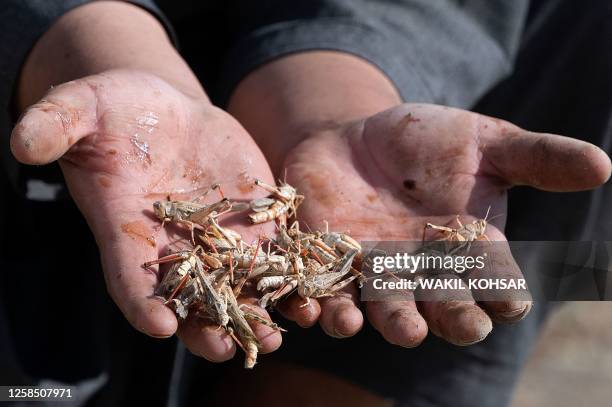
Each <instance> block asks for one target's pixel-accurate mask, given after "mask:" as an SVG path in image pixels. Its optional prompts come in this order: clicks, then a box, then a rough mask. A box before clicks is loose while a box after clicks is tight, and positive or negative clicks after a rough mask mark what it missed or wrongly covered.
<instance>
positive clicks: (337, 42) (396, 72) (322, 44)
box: [217, 18, 433, 106]
mask: <svg viewBox="0 0 612 407" xmlns="http://www.w3.org/2000/svg"><path fill="white" fill-rule="evenodd" d="M404 45H405V47H403V49H402V50H400V49H398V45H397V44H396V41H393V40H392V39H391V38H389V36H388V35H386V34H385V33H384V32H382V31H381V30H377V29H376V28H375V27H371V26H369V25H367V24H365V23H361V22H357V21H354V20H350V19H345V20H343V19H337V18H333V19H331V18H330V19H328V20H317V21H304V20H299V21H298V20H296V21H288V22H282V23H277V24H272V25H269V26H266V27H263V28H261V29H259V30H256V31H254V32H253V33H251V34H250V35H248V36H247V37H244V38H243V39H241V40H240V41H239V42H238V43H237V44H236V45H235V46H234V47H233V49H232V50H231V51H230V52H229V53H228V55H227V58H226V59H225V61H224V69H223V70H222V72H223V76H222V80H221V81H220V83H219V85H220V88H218V89H217V90H218V92H217V95H218V96H219V104H220V105H221V106H226V105H227V103H228V102H229V98H230V97H231V94H232V92H233V91H234V89H235V87H236V86H237V85H238V83H239V82H240V80H242V78H244V77H245V76H246V75H248V74H249V73H250V72H251V71H253V70H255V69H256V68H258V67H259V66H261V65H263V64H265V63H267V62H270V61H272V60H274V59H277V58H280V57H283V56H286V55H289V54H293V53H297V52H305V51H315V50H329V51H339V52H346V53H349V54H352V55H355V56H358V57H361V58H363V59H365V60H366V61H368V62H370V63H371V64H373V65H375V66H376V67H378V68H379V69H380V70H381V71H382V72H383V73H384V74H385V75H386V76H387V77H388V78H389V79H390V80H391V81H392V82H393V84H394V85H395V87H396V89H397V90H398V92H399V93H400V95H401V97H402V100H407V95H406V94H404V92H406V91H407V90H409V91H410V100H420V101H429V100H432V98H433V95H432V93H431V91H430V90H429V89H428V87H427V84H426V82H425V81H423V79H422V78H421V76H420V75H419V74H418V72H417V71H416V70H414V69H413V68H412V67H411V66H409V65H408V64H405V63H404V62H403V59H402V57H401V55H406V53H409V52H410V50H409V49H408V48H409V44H404Z"/></svg>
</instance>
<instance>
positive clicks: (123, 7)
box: [16, 1, 206, 110]
mask: <svg viewBox="0 0 612 407" xmlns="http://www.w3.org/2000/svg"><path fill="white" fill-rule="evenodd" d="M113 69H130V70H140V71H144V72H147V73H150V74H154V75H156V76H158V77H160V78H162V79H164V80H165V81H166V82H168V83H170V84H171V85H173V86H175V87H176V88H177V89H179V90H181V91H183V92H184V93H185V94H187V95H189V96H192V97H196V98H201V97H204V98H206V94H205V93H204V90H203V89H202V87H201V86H200V84H199V82H198V80H197V79H196V77H195V75H193V73H192V72H191V70H190V69H189V67H188V66H187V64H186V63H185V62H184V61H183V60H182V58H181V57H180V56H179V54H178V53H177V52H176V50H175V49H174V47H173V46H172V44H171V42H170V40H169V38H168V36H167V34H166V31H165V29H164V27H163V26H162V25H161V24H160V23H159V21H158V20H157V19H156V18H155V17H154V16H153V15H151V14H150V13H149V12H147V11H146V10H144V9H142V8H140V7H137V6H134V5H132V4H129V3H124V2H119V1H97V2H92V3H88V4H85V5H83V6H80V7H77V8H75V9H73V10H71V11H69V12H68V13H66V14H64V15H63V16H62V17H60V18H59V19H58V20H57V21H56V22H55V23H54V24H53V25H52V26H51V27H50V28H49V30H48V31H47V32H46V33H45V34H44V35H43V36H42V37H41V38H40V39H39V40H38V41H37V43H36V44H35V46H34V47H33V49H32V51H31V52H30V54H29V56H28V58H27V59H26V61H25V63H24V66H23V68H22V70H21V74H20V77H19V81H18V84H17V92H16V102H17V107H18V108H19V110H23V109H24V108H25V107H27V106H29V105H30V104H32V103H34V102H35V101H37V100H38V99H40V98H41V97H42V96H43V95H44V94H45V92H46V91H47V90H48V89H49V88H50V87H51V86H55V85H58V84H61V83H64V82H68V81H71V80H74V79H78V78H81V77H84V76H89V75H94V74H97V73H101V72H105V71H108V70H113Z"/></svg>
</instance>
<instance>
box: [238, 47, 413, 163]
mask: <svg viewBox="0 0 612 407" xmlns="http://www.w3.org/2000/svg"><path fill="white" fill-rule="evenodd" d="M399 103H401V98H400V96H399V93H398V92H397V90H396V89H395V87H394V85H393V84H392V82H391V81H390V80H389V79H388V78H387V76H386V75H385V74H384V73H383V72H381V71H380V70H379V69H378V68H376V67H375V66H373V65H372V64H370V63H369V62H367V61H365V60H363V59H361V58H359V57H356V56H353V55H350V54H346V53H341V52H328V51H316V52H303V53H299V54H293V55H289V56H286V57H283V58H280V59H278V60H275V61H272V62H270V63H268V64H266V65H264V66H262V67H261V68H259V69H258V70H256V71H254V72H252V73H251V74H249V75H248V76H247V77H246V78H244V79H243V80H242V82H240V83H239V84H238V86H237V87H236V90H235V91H234V93H233V95H232V97H231V99H230V103H229V108H228V110H229V112H230V113H231V114H232V115H234V117H236V118H237V119H238V120H239V121H240V122H241V123H242V124H243V126H245V128H246V129H247V130H248V131H249V132H250V133H251V135H252V136H253V138H254V139H255V141H256V142H257V143H258V144H259V146H260V148H261V149H262V151H263V152H264V154H265V155H266V158H267V159H268V161H269V162H270V165H271V166H272V167H273V169H274V170H275V172H278V171H279V170H280V169H281V167H282V164H283V161H284V157H285V155H286V154H287V152H288V151H289V150H290V149H291V148H293V147H294V146H295V145H297V144H298V143H299V142H301V141H302V140H304V139H306V138H308V137H309V136H310V135H312V134H316V133H317V132H320V131H324V130H327V129H329V128H333V127H335V126H340V125H341V124H343V123H347V122H352V121H355V120H359V119H363V118H365V117H369V116H372V115H374V114H376V113H378V112H380V111H383V110H386V109H388V108H390V107H392V106H395V105H397V104H399Z"/></svg>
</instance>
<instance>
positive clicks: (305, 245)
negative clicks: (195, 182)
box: [144, 180, 364, 368]
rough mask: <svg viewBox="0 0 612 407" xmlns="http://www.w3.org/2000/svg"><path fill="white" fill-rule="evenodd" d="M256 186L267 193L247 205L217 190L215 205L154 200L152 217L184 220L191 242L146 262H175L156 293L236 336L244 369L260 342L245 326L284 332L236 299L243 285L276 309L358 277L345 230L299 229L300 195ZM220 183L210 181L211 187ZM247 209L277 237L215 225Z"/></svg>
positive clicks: (354, 248) (355, 246)
mask: <svg viewBox="0 0 612 407" xmlns="http://www.w3.org/2000/svg"><path fill="white" fill-rule="evenodd" d="M255 185H257V186H258V187H261V188H263V189H265V190H266V191H268V192H269V193H270V195H269V196H268V197H266V198H261V199H256V200H253V201H251V202H250V203H249V204H248V205H246V204H243V203H239V202H233V201H231V200H229V199H227V198H225V197H223V194H222V193H221V199H220V200H219V201H218V202H215V203H212V204H203V203H198V202H197V201H191V202H185V201H172V200H167V201H157V202H155V203H154V204H153V209H154V211H155V215H156V216H157V217H158V218H159V220H160V221H161V222H162V225H163V224H165V223H169V222H172V223H177V224H181V225H184V226H186V227H187V228H189V230H190V232H191V246H192V247H190V248H189V249H188V250H182V251H178V252H175V253H172V254H169V255H168V256H164V257H162V258H160V259H157V260H154V261H150V262H147V263H145V264H144V267H145V268H148V267H150V266H151V265H153V264H161V263H172V264H171V266H170V268H169V269H168V271H167V272H166V273H165V274H164V276H163V278H162V280H161V283H160V284H159V286H158V288H157V291H156V295H158V296H161V297H163V298H164V299H165V301H166V304H167V305H168V306H169V307H171V308H172V309H173V310H174V312H175V313H176V314H177V315H178V317H179V320H184V319H185V318H187V316H189V315H195V316H196V317H198V318H203V319H205V320H206V321H208V322H209V323H213V324H216V325H219V326H220V327H222V328H224V329H225V330H226V332H227V333H228V334H229V335H230V336H231V337H232V338H233V339H234V341H236V343H237V344H238V346H240V347H241V348H242V349H243V350H244V352H245V354H246V357H245V367H246V368H252V367H253V366H254V365H255V363H256V361H257V354H258V351H259V348H260V343H259V341H258V339H257V337H256V336H255V334H254V333H253V330H252V329H251V327H250V326H249V324H248V321H249V320H252V321H256V322H259V323H262V324H265V325H267V326H270V327H272V328H274V329H278V330H282V329H281V328H280V327H278V326H277V325H276V324H275V323H273V322H271V321H269V320H267V319H265V318H262V317H261V316H259V315H258V314H256V313H254V312H252V311H251V310H250V309H249V307H248V306H247V305H244V304H243V305H239V304H238V301H237V298H238V297H239V296H240V294H241V291H242V289H243V287H244V286H245V284H248V285H251V286H253V287H255V288H256V290H257V292H258V294H259V304H260V305H261V306H262V307H264V308H266V307H274V306H275V305H276V304H277V303H278V302H279V301H281V300H283V299H284V298H286V297H287V296H289V295H291V294H293V293H294V292H296V293H297V295H299V296H300V297H302V298H303V299H304V305H307V304H308V303H309V301H310V298H319V297H325V296H331V295H334V293H335V292H337V291H338V290H340V289H342V288H343V287H345V286H346V285H347V284H349V283H351V282H352V281H354V280H355V279H358V281H363V278H364V277H363V275H362V274H361V273H360V272H359V271H357V270H356V268H354V267H353V261H355V260H357V258H358V257H359V254H360V252H361V246H360V245H359V243H358V242H356V241H355V240H354V239H352V238H351V237H349V236H348V235H346V234H344V233H336V232H329V231H325V232H318V231H317V232H309V233H306V232H303V231H301V230H300V229H299V224H298V223H297V222H294V223H293V225H291V227H288V226H287V220H288V219H290V218H292V217H294V216H295V214H296V210H297V207H298V206H299V205H300V204H301V203H302V201H303V200H304V197H303V196H302V195H298V194H297V192H296V190H295V188H293V187H292V186H291V185H288V184H286V183H281V184H280V185H279V186H272V185H267V184H265V183H263V182H261V181H258V180H256V181H255ZM213 189H219V186H218V185H214V186H212V187H211V189H210V190H213ZM243 210H250V211H251V213H249V215H248V217H249V219H250V221H251V222H252V223H263V222H268V221H276V222H277V231H278V232H277V235H276V236H275V237H269V236H261V237H260V238H259V239H258V241H257V242H256V243H252V244H249V243H248V242H244V241H243V240H242V238H241V236H240V235H239V234H238V233H237V232H236V231H234V230H231V229H229V228H227V227H222V226H220V225H219V217H220V216H222V215H224V214H227V213H228V212H236V211H243Z"/></svg>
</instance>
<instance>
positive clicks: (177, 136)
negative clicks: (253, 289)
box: [11, 70, 281, 361]
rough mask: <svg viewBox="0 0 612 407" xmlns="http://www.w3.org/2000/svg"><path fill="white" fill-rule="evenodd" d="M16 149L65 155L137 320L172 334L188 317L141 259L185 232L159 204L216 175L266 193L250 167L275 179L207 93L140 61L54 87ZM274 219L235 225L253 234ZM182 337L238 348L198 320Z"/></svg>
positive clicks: (31, 156)
mask: <svg viewBox="0 0 612 407" xmlns="http://www.w3.org/2000/svg"><path fill="white" fill-rule="evenodd" d="M11 148H12V151H13V154H14V155H15V157H16V158H17V159H18V160H19V161H21V162H23V163H26V164H34V165H40V164H46V163H49V162H52V161H55V160H59V163H60V166H61V169H62V171H63V173H64V176H65V179H66V183H67V185H68V188H69V190H70V193H71V195H72V197H73V198H74V200H75V202H76V204H77V205H78V207H79V209H80V210H81V212H82V213H83V215H84V216H85V218H86V220H87V222H88V224H89V225H90V227H91V229H92V231H93V233H94V236H95V238H96V241H97V243H98V246H99V249H100V253H101V258H102V264H103V269H104V273H105V279H106V283H107V288H108V291H109V293H110V295H111V296H112V298H113V299H114V301H115V302H116V304H117V305H118V306H119V308H120V309H121V311H122V312H123V314H124V315H125V317H126V318H127V319H128V320H129V322H130V323H131V324H132V325H133V326H134V327H135V328H136V329H138V330H140V331H142V332H144V333H146V334H148V335H151V336H154V337H167V336H170V335H172V334H174V333H175V331H176V330H177V327H178V325H177V319H176V318H175V316H174V314H173V312H172V311H171V310H170V309H169V308H168V307H166V306H165V305H164V304H163V302H162V301H160V299H158V298H155V297H154V296H153V292H154V288H155V286H156V285H157V283H158V276H157V275H156V274H155V273H153V272H151V271H146V270H144V269H143V268H142V267H141V265H142V264H143V263H144V262H145V261H148V260H152V259H156V258H157V257H158V256H159V255H164V254H167V250H168V248H174V247H175V244H176V243H175V240H176V236H175V235H174V234H172V233H170V232H168V231H167V229H165V230H160V229H159V221H157V220H156V219H155V218H154V217H153V216H152V211H151V210H150V209H152V203H153V202H154V201H156V200H162V199H166V196H168V195H171V196H173V197H176V198H175V199H177V198H178V199H183V200H190V199H192V198H195V197H197V195H198V193H201V192H202V191H203V190H205V188H206V187H207V186H210V185H211V184H213V183H221V184H222V188H223V189H224V192H225V194H226V195H228V196H230V197H232V198H241V197H242V198H253V197H254V196H257V195H258V194H263V195H265V192H264V191H258V190H254V189H253V188H252V187H251V183H252V182H249V180H248V179H247V178H246V177H247V175H246V174H256V176H257V177H259V178H261V179H263V180H266V181H267V182H273V178H272V176H271V173H270V169H269V167H268V165H267V163H266V161H265V159H264V157H263V156H262V154H261V152H260V150H259V149H258V148H257V146H256V145H255V143H254V142H253V141H252V139H251V138H250V136H249V135H248V134H247V133H246V131H245V130H244V129H243V128H242V127H241V126H240V124H238V122H236V121H235V120H234V119H233V118H232V117H231V116H229V115H228V114H226V113H225V112H223V111H221V110H220V109H217V108H215V107H214V106H212V105H211V104H210V102H209V101H208V100H206V98H205V96H202V98H199V97H193V96H188V95H185V94H184V93H182V92H180V91H178V90H177V89H176V88H175V87H173V86H171V85H170V84H169V83H167V82H165V81H163V80H161V79H160V78H158V77H156V76H153V75H150V74H147V73H143V72H139V71H123V70H116V71H108V72H105V73H102V74H97V75H93V76H89V77H85V78H82V79H79V80H76V81H72V82H68V83H65V84H63V85H60V86H57V87H55V88H52V89H51V90H49V92H48V93H47V94H46V95H45V96H44V98H43V99H42V100H40V101H39V102H38V103H36V104H34V105H33V106H30V107H29V108H28V109H27V110H26V111H25V112H24V114H23V115H22V117H21V118H20V120H19V122H18V123H17V125H16V126H15V129H14V130H13V133H12V137H11ZM271 226H272V225H265V226H255V227H249V226H246V225H243V224H236V225H232V227H233V228H234V229H235V230H237V231H238V232H239V233H241V234H242V236H243V239H244V240H245V241H247V242H250V241H251V240H253V239H256V238H257V236H258V234H260V233H265V232H268V233H269V232H271V231H272V229H270V230H267V229H266V228H271ZM258 312H259V313H261V314H262V315H266V316H267V314H265V311H264V310H261V309H259V310H258ZM254 329H255V332H256V334H257V335H258V336H259V338H260V340H261V342H262V344H263V349H262V351H263V352H270V351H272V350H274V349H276V348H277V347H278V346H280V342H281V337H280V334H279V333H278V332H275V331H272V330H271V329H270V328H267V327H265V326H263V325H261V324H255V326H254ZM178 335H179V337H180V338H181V339H182V340H183V341H184V343H185V344H186V346H187V347H188V348H189V349H190V350H191V351H192V352H193V353H195V354H198V355H201V356H203V357H205V358H207V359H209V360H212V361H222V360H226V359H228V358H231V357H232V356H233V355H234V353H235V349H236V348H235V345H234V343H233V342H232V340H231V338H230V337H229V336H227V335H226V334H225V332H224V331H223V330H222V329H218V327H215V326H206V327H204V328H202V325H201V322H199V321H193V320H189V319H188V320H187V321H186V322H185V323H184V324H181V325H180V327H178Z"/></svg>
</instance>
